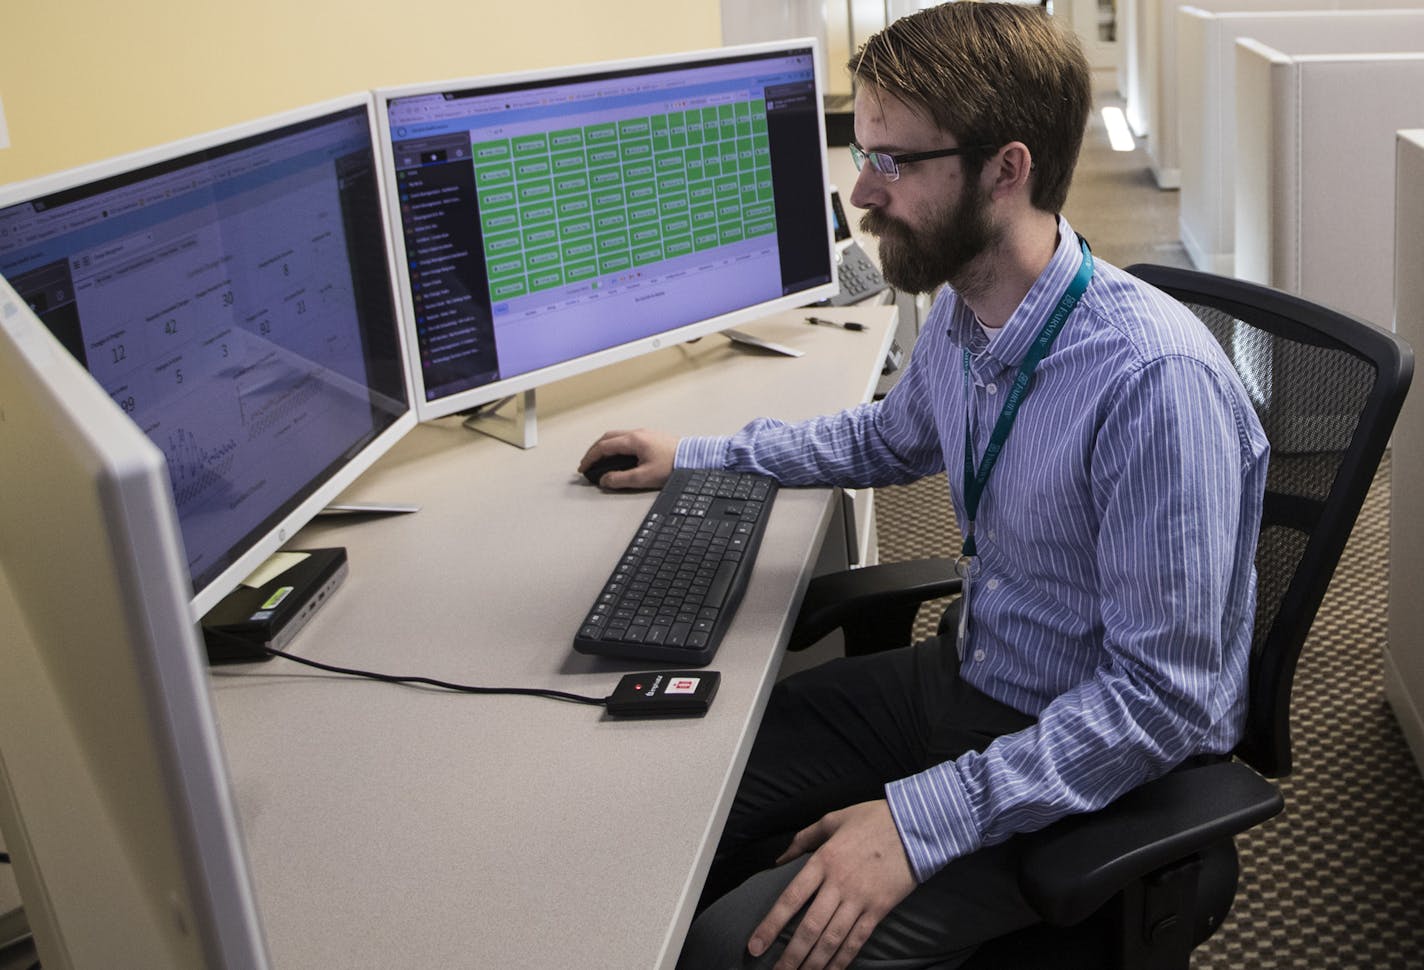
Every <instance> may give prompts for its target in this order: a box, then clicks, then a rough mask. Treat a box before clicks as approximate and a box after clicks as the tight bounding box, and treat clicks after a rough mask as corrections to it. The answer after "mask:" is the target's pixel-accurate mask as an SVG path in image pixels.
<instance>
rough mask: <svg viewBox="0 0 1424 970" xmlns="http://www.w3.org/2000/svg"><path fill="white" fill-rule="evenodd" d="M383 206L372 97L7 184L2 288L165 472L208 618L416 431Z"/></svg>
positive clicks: (0, 195)
mask: <svg viewBox="0 0 1424 970" xmlns="http://www.w3.org/2000/svg"><path fill="white" fill-rule="evenodd" d="M382 205H383V203H382V198H381V191H380V183H379V176H378V171H377V162H376V154H375V151H374V148H373V139H372V124H371V111H370V99H369V98H368V97H353V98H348V99H344V100H343V101H340V102H332V103H328V104H326V105H322V106H316V107H314V108H313V109H308V110H306V111H303V112H297V113H293V114H291V115H286V116H283V117H282V118H280V119H271V120H270V121H269V122H266V123H262V122H259V123H256V124H254V125H248V126H243V127H241V128H237V129H230V130H228V131H227V132H222V133H218V134H217V135H214V136H208V137H206V138H199V139H194V140H192V141H190V142H184V143H180V144H178V145H174V146H169V147H167V148H163V149H154V150H152V151H150V152H145V153H141V154H140V155H135V156H129V157H127V158H124V159H118V160H115V161H112V162H107V163H100V164H99V165H96V166H90V167H88V168H85V169H81V170H77V171H75V172H72V173H65V174H63V175H59V176H53V177H50V178H47V179H41V180H37V181H35V182H32V183H27V184H25V185H19V186H12V187H7V188H4V189H0V274H3V275H4V276H5V278H6V279H7V280H8V281H9V282H10V284H11V285H12V286H13V287H14V289H15V290H16V291H17V292H18V293H19V294H20V295H21V297H22V298H23V299H25V300H26V301H27V302H28V303H29V304H30V306H31V307H33V309H34V311H35V312H36V314H38V316H39V317H40V319H41V320H43V321H44V323H45V324H46V325H47V326H48V327H49V329H50V330H51V331H52V332H53V333H54V334H55V335H56V336H57V337H58V338H59V340H60V341H61V343H63V344H64V345H65V347H67V348H68V349H69V351H70V352H71V353H72V354H74V356H75V357H77V358H78V359H79V360H80V361H81V362H82V363H83V364H84V365H85V366H86V367H87V368H88V370H89V372H90V373H91V374H92V375H93V376H94V378H95V379H96V380H97V381H98V382H99V384H100V385H101V386H102V387H103V388H104V389H105V390H106V391H107V392H108V393H109V395H110V396H111V397H112V398H113V399H114V400H115V401H116V402H118V404H119V405H120V407H122V408H123V410H124V411H126V412H127V413H128V414H129V415H130V416H131V417H132V418H133V420H134V421H135V422H136V423H137V424H138V426H139V427H140V428H142V429H143V430H144V432H145V433H146V434H147V435H148V436H149V438H150V439H151V440H152V441H153V442H154V443H155V444H157V445H158V446H159V447H160V448H161V449H162V450H163V453H164V455H165V456H166V457H167V460H168V470H169V477H170V480H171V483H172V487H173V499H174V502H175V504H176V506H177V510H178V516H179V521H180V523H181V526H182V533H183V540H184V545H185V547H186V552H187V557H188V566H189V570H190V573H191V575H192V579H193V583H194V590H195V601H194V602H195V607H198V608H200V609H199V611H200V612H201V611H202V608H206V607H207V606H210V605H211V602H208V600H213V601H215V599H216V598H217V597H219V596H220V595H221V594H222V593H223V592H225V591H226V590H227V589H230V588H231V587H232V585H234V584H235V582H236V581H239V580H241V579H242V578H243V576H242V575H237V576H236V577H235V578H233V577H228V580H227V581H226V582H217V580H218V578H219V577H220V576H223V575H225V574H226V573H227V572H228V571H229V570H231V569H233V568H234V567H235V566H238V565H243V566H246V567H249V568H250V566H255V565H256V563H246V562H243V560H244V559H245V558H250V557H249V553H253V552H254V550H256V551H257V552H258V553H260V555H263V556H265V555H266V554H270V552H271V551H273V549H274V548H275V547H276V546H277V545H280V544H281V541H282V540H283V539H284V538H285V537H286V536H287V534H288V533H289V532H290V531H294V528H295V527H299V526H300V524H301V521H303V519H302V518H301V517H300V516H299V517H298V518H297V519H295V520H294V519H293V516H294V514H295V513H296V512H297V511H298V510H299V509H300V508H302V507H303V506H304V504H309V502H310V501H311V500H313V499H314V498H315V497H317V495H318V493H319V492H322V491H323V489H326V490H329V488H330V486H331V484H332V483H333V482H338V480H340V483H342V484H344V483H345V481H347V480H349V478H350V477H352V475H351V466H352V465H353V463H360V462H361V461H363V460H365V458H369V451H370V450H371V449H372V448H373V446H376V445H378V443H381V448H382V449H383V448H384V447H388V445H386V444H384V443H383V439H384V438H386V437H389V436H388V432H391V431H393V430H404V428H406V427H409V425H410V424H413V422H414V418H413V415H411V409H410V404H409V396H408V394H407V390H406V383H405V365H404V362H403V357H402V351H401V337H400V332H399V327H398V323H397V316H396V307H395V302H394V298H393V292H392V287H391V280H392V273H391V265H390V251H389V246H388V244H387V232H386V229H385V222H384V215H383V208H382ZM398 425H402V427H401V428H397V426H398ZM363 456H365V458H363ZM370 460H373V459H370ZM365 463H366V464H369V461H365ZM306 517H309V515H308V516H306ZM284 523H286V524H287V525H288V526H290V528H282V526H283V524H284ZM258 547H262V548H261V549H258ZM209 588H212V593H211V595H207V596H201V597H200V595H199V594H202V593H204V591H206V590H208V589H209Z"/></svg>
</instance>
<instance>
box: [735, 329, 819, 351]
mask: <svg viewBox="0 0 1424 970" xmlns="http://www.w3.org/2000/svg"><path fill="white" fill-rule="evenodd" d="M722 336H724V337H726V338H727V339H728V340H730V341H731V342H732V343H734V344H740V345H742V346H744V347H757V348H759V349H761V350H769V351H771V352H772V353H774V354H781V355H783V356H785V357H804V356H806V351H804V350H797V349H796V348H795V347H788V346H786V345H785V344H778V343H774V342H773V341H770V340H764V339H762V338H761V337H757V336H755V335H753V334H749V333H747V332H746V331H745V330H732V329H730V328H728V329H727V330H723V331H722Z"/></svg>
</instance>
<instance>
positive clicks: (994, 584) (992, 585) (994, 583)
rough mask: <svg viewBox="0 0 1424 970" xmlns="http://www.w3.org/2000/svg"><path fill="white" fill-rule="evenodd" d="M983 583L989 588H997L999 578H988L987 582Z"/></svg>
mask: <svg viewBox="0 0 1424 970" xmlns="http://www.w3.org/2000/svg"><path fill="white" fill-rule="evenodd" d="M985 585H986V586H988V587H989V588H990V589H998V588H999V580H998V579H997V578H996V579H991V580H989V582H988V583H986V584H985Z"/></svg>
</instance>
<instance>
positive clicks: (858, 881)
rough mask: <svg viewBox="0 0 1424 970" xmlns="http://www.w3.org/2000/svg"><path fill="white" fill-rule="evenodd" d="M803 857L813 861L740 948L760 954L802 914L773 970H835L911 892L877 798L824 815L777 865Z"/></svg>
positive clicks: (901, 852) (905, 864)
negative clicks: (793, 919)
mask: <svg viewBox="0 0 1424 970" xmlns="http://www.w3.org/2000/svg"><path fill="white" fill-rule="evenodd" d="M807 852H813V853H814V854H813V855H812V856H811V858H810V860H809V861H807V863H806V865H805V866H804V867H803V868H802V869H801V872H800V873H798V874H797V876H796V878H795V879H793V880H792V881H791V883H790V885H788V886H787V887H786V889H785V891H784V892H782V894H781V896H780V897H779V898H778V899H777V901H776V903H775V904H774V905H773V906H772V908H771V912H769V913H768V914H767V916H766V918H765V919H764V920H762V922H761V924H760V925H758V926H757V928H756V930H755V931H753V933H752V938H751V940H750V941H749V943H748V946H747V949H748V950H749V952H751V954H752V955H753V956H760V955H761V954H763V953H765V952H766V950H767V949H768V948H769V947H770V946H771V944H772V941H774V940H775V939H776V937H777V935H778V934H779V933H780V932H781V930H782V928H783V927H785V926H786V925H787V923H788V922H789V921H790V920H791V918H792V917H793V916H795V915H796V913H797V912H799V911H800V910H801V909H802V908H803V907H805V910H806V912H805V915H804V916H802V918H801V922H800V923H799V924H798V925H797V927H796V931H795V933H794V934H793V935H792V937H791V941H790V942H789V943H788V944H787V946H786V951H785V952H784V953H783V954H782V956H781V959H780V960H779V961H777V964H776V966H777V970H794V968H800V970H821V968H823V967H825V968H830V970H840V968H844V967H847V966H849V965H850V963H851V961H852V960H854V959H855V957H856V954H858V953H859V952H860V949H861V947H863V946H864V945H865V942H866V940H868V939H869V938H870V934H871V932H873V931H874V929H875V927H876V926H877V925H879V923H880V921H881V920H882V919H884V918H885V915H886V914H887V913H889V912H890V910H892V909H894V908H895V907H896V906H897V905H899V903H900V902H901V900H903V899H904V898H905V897H906V896H908V895H909V894H910V892H911V891H912V890H913V889H914V888H915V885H916V883H915V877H914V875H913V874H912V873H911V872H910V863H909V860H908V859H907V858H906V856H905V849H904V846H903V845H902V844H901V842H900V833H899V830H898V829H896V827H895V820H894V819H893V818H892V817H891V815H890V806H889V804H888V803H887V802H886V801H885V800H884V799H880V800H878V801H873V802H862V803H861V804H859V805H852V806H851V807H850V808H847V809H844V810H842V811H839V812H832V813H830V814H829V815H826V816H825V817H823V818H822V819H821V820H820V821H819V822H817V823H816V824H815V825H812V826H810V827H809V828H805V829H802V830H801V831H800V832H798V833H796V838H795V839H793V840H792V842H791V846H790V847H789V848H788V849H787V850H786V852H785V853H784V854H783V855H782V856H781V858H780V859H778V860H777V862H778V864H780V863H784V862H789V861H791V860H792V859H795V858H797V857H798V856H801V855H804V854H805V853H807ZM808 903H809V905H808Z"/></svg>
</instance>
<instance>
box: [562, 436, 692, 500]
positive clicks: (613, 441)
mask: <svg viewBox="0 0 1424 970" xmlns="http://www.w3.org/2000/svg"><path fill="white" fill-rule="evenodd" d="M677 442H678V439H677V438H675V437H673V436H672V435H668V434H663V433H661V432H657V431H644V430H638V431H606V432H604V434H603V437H601V438H599V439H598V440H597V441H595V442H594V443H593V446H592V447H591V448H589V449H588V451H587V452H585V454H584V456H583V460H582V461H580V462H579V466H578V470H579V474H580V475H582V474H583V472H584V470H585V469H586V468H588V466H589V465H592V464H593V463H594V462H595V461H597V460H598V459H600V458H604V457H606V456H608V455H633V456H634V457H635V458H637V459H638V464H637V466H636V467H634V468H629V469H628V470H626V471H621V472H620V471H612V472H608V473H607V474H606V475H604V476H603V478H602V479H601V480H600V481H599V483H598V484H599V487H600V488H662V486H663V484H664V483H665V482H666V481H667V480H668V476H669V475H671V474H672V461H673V458H674V457H675V456H676V454H677Z"/></svg>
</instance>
